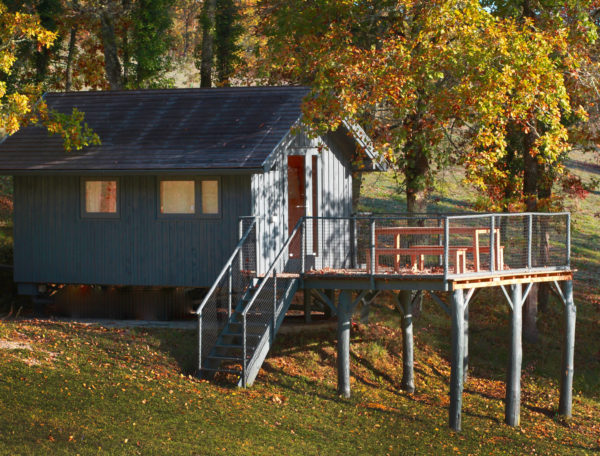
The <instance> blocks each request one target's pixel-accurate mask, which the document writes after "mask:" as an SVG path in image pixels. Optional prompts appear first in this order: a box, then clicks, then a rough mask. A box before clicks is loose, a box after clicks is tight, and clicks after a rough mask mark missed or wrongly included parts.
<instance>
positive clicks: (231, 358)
mask: <svg viewBox="0 0 600 456" xmlns="http://www.w3.org/2000/svg"><path fill="white" fill-rule="evenodd" d="M246 357H247V358H249V356H246ZM207 359H218V360H220V361H239V362H240V363H241V362H242V360H243V358H242V357H241V356H227V355H209V356H208V357H207Z"/></svg>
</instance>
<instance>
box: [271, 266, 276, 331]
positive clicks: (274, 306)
mask: <svg viewBox="0 0 600 456" xmlns="http://www.w3.org/2000/svg"><path fill="white" fill-rule="evenodd" d="M276 322H277V269H273V325H272V327H271V341H272V340H274V339H275V324H276Z"/></svg>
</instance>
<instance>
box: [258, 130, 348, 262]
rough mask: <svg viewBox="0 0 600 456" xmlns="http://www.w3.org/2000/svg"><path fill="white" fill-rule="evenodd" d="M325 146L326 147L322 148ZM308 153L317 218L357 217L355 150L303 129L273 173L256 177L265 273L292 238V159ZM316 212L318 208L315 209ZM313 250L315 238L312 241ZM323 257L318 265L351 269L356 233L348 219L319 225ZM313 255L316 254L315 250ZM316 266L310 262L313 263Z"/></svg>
mask: <svg viewBox="0 0 600 456" xmlns="http://www.w3.org/2000/svg"><path fill="white" fill-rule="evenodd" d="M319 146H321V147H319ZM289 155H305V156H306V157H307V158H306V161H305V163H306V166H307V167H308V168H309V169H307V172H306V178H307V179H306V182H307V186H308V188H307V192H306V195H307V198H308V199H309V201H307V206H308V207H309V212H310V213H311V215H315V216H320V217H348V216H350V215H351V213H352V173H351V166H350V162H349V158H348V157H349V151H347V150H344V149H343V147H342V146H341V145H339V144H337V143H336V142H334V141H332V140H325V142H323V141H322V140H320V139H311V138H309V137H308V136H307V135H306V134H304V133H303V132H302V131H300V132H298V133H297V134H295V135H291V134H290V135H289V136H288V138H286V140H284V141H283V143H282V145H281V146H280V147H279V149H278V153H277V158H276V160H275V162H274V166H273V167H272V169H271V170H270V171H269V172H267V173H265V174H255V175H254V176H253V177H252V201H253V203H252V207H253V208H254V213H255V214H256V215H257V216H258V226H259V229H258V230H257V233H258V237H259V244H260V252H259V255H258V257H259V271H260V272H264V271H265V270H266V269H267V268H268V267H269V266H270V264H271V262H272V259H273V258H274V256H275V255H276V254H277V253H278V251H279V249H280V248H281V246H282V244H283V242H285V240H286V239H287V237H288V232H289V228H290V227H289V225H288V207H287V206H288V196H287V195H288V179H287V157H288V156H289ZM313 155H316V156H317V158H318V159H317V181H318V182H317V201H318V203H317V204H318V207H317V208H313V207H312V201H310V200H312V198H311V195H312V191H314V189H312V188H311V176H312V172H314V170H312V169H311V168H312V159H311V157H312V156H313ZM315 209H316V210H315ZM307 242H308V243H309V246H308V247H309V249H310V247H312V236H311V235H309V236H308V237H307ZM318 244H319V245H318V254H317V257H316V258H315V259H314V261H315V263H314V264H315V266H316V267H321V266H322V265H326V266H330V267H349V261H350V248H349V245H350V232H349V223H348V221H345V220H344V221H322V222H321V223H319V236H318ZM309 251H310V250H309ZM309 264H310V260H309Z"/></svg>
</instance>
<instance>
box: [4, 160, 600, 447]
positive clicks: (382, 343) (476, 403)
mask: <svg viewBox="0 0 600 456" xmlns="http://www.w3.org/2000/svg"><path fill="white" fill-rule="evenodd" d="M571 165H572V166H573V169H574V170H575V171H576V172H577V173H578V174H580V175H582V177H583V178H584V179H587V180H589V179H592V178H594V177H600V176H599V175H600V168H599V167H597V166H595V165H594V164H593V163H588V162H587V158H586V157H584V156H581V155H575V156H574V157H573V159H572V162H571ZM442 177H443V179H442V182H443V183H442V184H440V185H439V186H438V189H437V190H436V191H435V192H434V194H433V196H432V200H433V201H434V202H435V204H434V205H432V208H431V209H432V210H440V211H441V210H464V209H468V205H469V202H470V198H471V197H472V195H471V196H470V194H469V192H468V191H467V190H466V189H465V188H464V186H463V184H462V182H461V177H460V173H458V172H457V173H452V172H447V173H446V175H444V176H442ZM395 186H396V184H395V182H394V180H393V179H392V178H391V176H389V175H377V174H372V175H369V176H368V178H367V182H366V185H365V186H364V188H365V195H364V197H363V198H362V205H363V208H364V209H366V210H379V211H388V212H390V211H398V210H402V208H403V204H402V203H403V202H402V200H401V199H400V198H398V197H397V196H396V188H395ZM598 207H600V192H597V191H596V192H593V193H592V194H590V195H589V197H588V198H587V199H586V200H585V201H579V202H574V203H572V205H571V209H572V211H573V214H574V218H573V221H574V226H573V265H574V267H575V268H577V270H578V272H577V274H576V283H575V292H576V303H577V305H578V314H577V318H578V321H577V325H578V326H577V345H576V359H575V382H574V390H575V391H574V406H573V415H574V416H573V419H571V420H568V421H565V420H562V419H560V418H558V417H557V416H556V410H557V407H558V379H559V370H560V343H561V342H560V337H558V334H560V331H561V324H562V318H561V315H562V314H561V311H562V309H561V304H560V303H559V302H557V301H556V300H553V301H552V303H551V305H550V308H549V310H548V312H547V313H545V314H541V315H540V321H539V326H540V332H541V337H540V341H539V343H538V344H537V345H525V346H524V360H523V377H522V412H521V423H522V425H521V427H520V428H518V429H513V428H509V427H508V426H506V425H504V424H503V418H504V402H503V399H504V378H505V375H506V365H507V362H508V361H507V349H508V342H509V331H508V323H509V319H508V318H509V314H508V307H507V305H506V304H505V301H504V297H503V296H502V295H501V293H500V292H499V291H497V290H488V291H486V292H482V293H480V294H479V295H478V296H477V298H476V299H474V301H473V302H472V304H471V312H470V334H471V336H470V365H471V370H470V376H469V379H468V381H467V383H466V385H465V395H464V406H463V407H464V408H463V413H464V416H463V429H464V431H463V432H462V433H460V434H455V433H453V432H451V431H450V430H449V429H448V426H447V414H448V411H447V406H448V383H449V372H450V367H449V361H448V360H449V341H450V321H449V319H448V318H447V317H446V315H445V314H444V313H443V312H442V311H441V310H440V309H439V308H437V307H436V306H435V304H433V303H432V302H431V301H430V300H428V299H426V300H425V302H424V307H423V312H422V314H421V316H420V317H419V318H418V319H417V321H416V324H415V337H416V340H415V344H416V348H415V367H416V372H415V374H416V388H417V391H416V392H415V393H414V394H406V393H404V392H402V391H401V390H400V380H401V366H402V360H401V353H402V348H401V331H400V328H399V323H400V318H399V315H398V314H397V313H396V311H394V308H393V305H392V301H391V296H384V297H382V298H381V299H379V300H378V302H377V304H376V306H375V309H374V311H373V312H372V315H371V323H370V324H369V325H363V324H356V325H354V327H353V331H352V343H351V356H352V359H351V362H352V366H351V370H352V387H353V397H352V398H351V399H350V400H342V399H340V398H338V396H337V394H336V389H335V388H336V371H335V340H336V339H335V338H336V335H335V330H334V329H330V330H319V331H311V330H308V329H307V330H306V331H303V332H301V333H296V334H293V335H284V336H280V337H279V338H278V341H277V343H276V346H275V349H274V350H273V351H272V352H271V354H270V355H269V357H268V358H267V361H266V363H265V365H264V367H263V369H262V371H261V373H260V374H259V377H258V379H257V381H256V383H255V385H254V386H253V387H252V388H251V389H248V390H239V389H236V388H231V387H227V386H223V385H215V384H213V383H208V382H206V381H200V380H197V379H196V378H194V377H192V376H191V375H190V374H191V373H192V372H193V367H194V363H195V356H196V354H195V343H196V342H195V331H186V330H176V329H150V328H122V329H118V328H117V329H115V328H104V327H101V326H98V325H84V324H80V323H64V322H56V321H43V320H14V319H6V320H4V321H1V322H0V411H1V413H0V429H2V431H3V432H2V433H0V454H190V455H205V454H206V455H213V454H227V455H271V454H286V455H295V454H298V455H306V454H315V455H316V454H327V455H329V454H372V455H380V454H382V455H383V454H390V455H401V454H411V455H412V454H440V455H445V454H462V455H467V454H473V455H475V454H485V455H487V454H498V455H500V454H544V455H558V454H568V455H572V454H581V455H585V454H597V453H598V452H599V451H600V418H599V417H600V351H599V350H600V347H599V346H598V340H599V333H598V327H600V249H598V245H599V238H600V231H599V230H598V228H597V227H598V222H599V221H600V218H599V216H600V215H599V214H598V212H599V210H598V209H597V208H598Z"/></svg>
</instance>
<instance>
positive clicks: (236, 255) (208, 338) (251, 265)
mask: <svg viewBox="0 0 600 456" xmlns="http://www.w3.org/2000/svg"><path fill="white" fill-rule="evenodd" d="M239 232H240V241H239V242H238V244H237V246H236V247H235V249H234V251H233V253H232V255H231V256H230V258H229V260H228V261H227V262H226V263H225V266H224V267H223V269H222V270H221V273H220V274H219V276H218V277H217V279H216V280H215V282H214V284H213V286H212V287H211V288H210V290H209V291H208V293H207V294H206V296H205V297H204V299H203V300H202V303H201V304H200V306H199V307H198V308H197V309H196V315H197V316H198V367H199V370H200V373H201V372H202V369H203V368H205V367H206V365H205V360H206V359H207V357H208V356H209V354H210V352H211V350H212V349H213V348H214V346H215V344H216V343H217V340H218V337H219V334H220V333H221V331H222V330H223V328H224V327H225V325H226V324H227V321H228V319H229V318H230V317H231V315H232V312H233V311H234V308H235V306H236V305H237V304H238V303H239V302H240V301H241V299H242V298H243V296H244V295H245V294H246V293H247V291H248V290H249V289H250V288H251V286H252V282H253V279H254V278H255V277H256V263H257V257H256V252H257V248H256V220H255V218H254V217H243V218H241V219H240V225H239Z"/></svg>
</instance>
